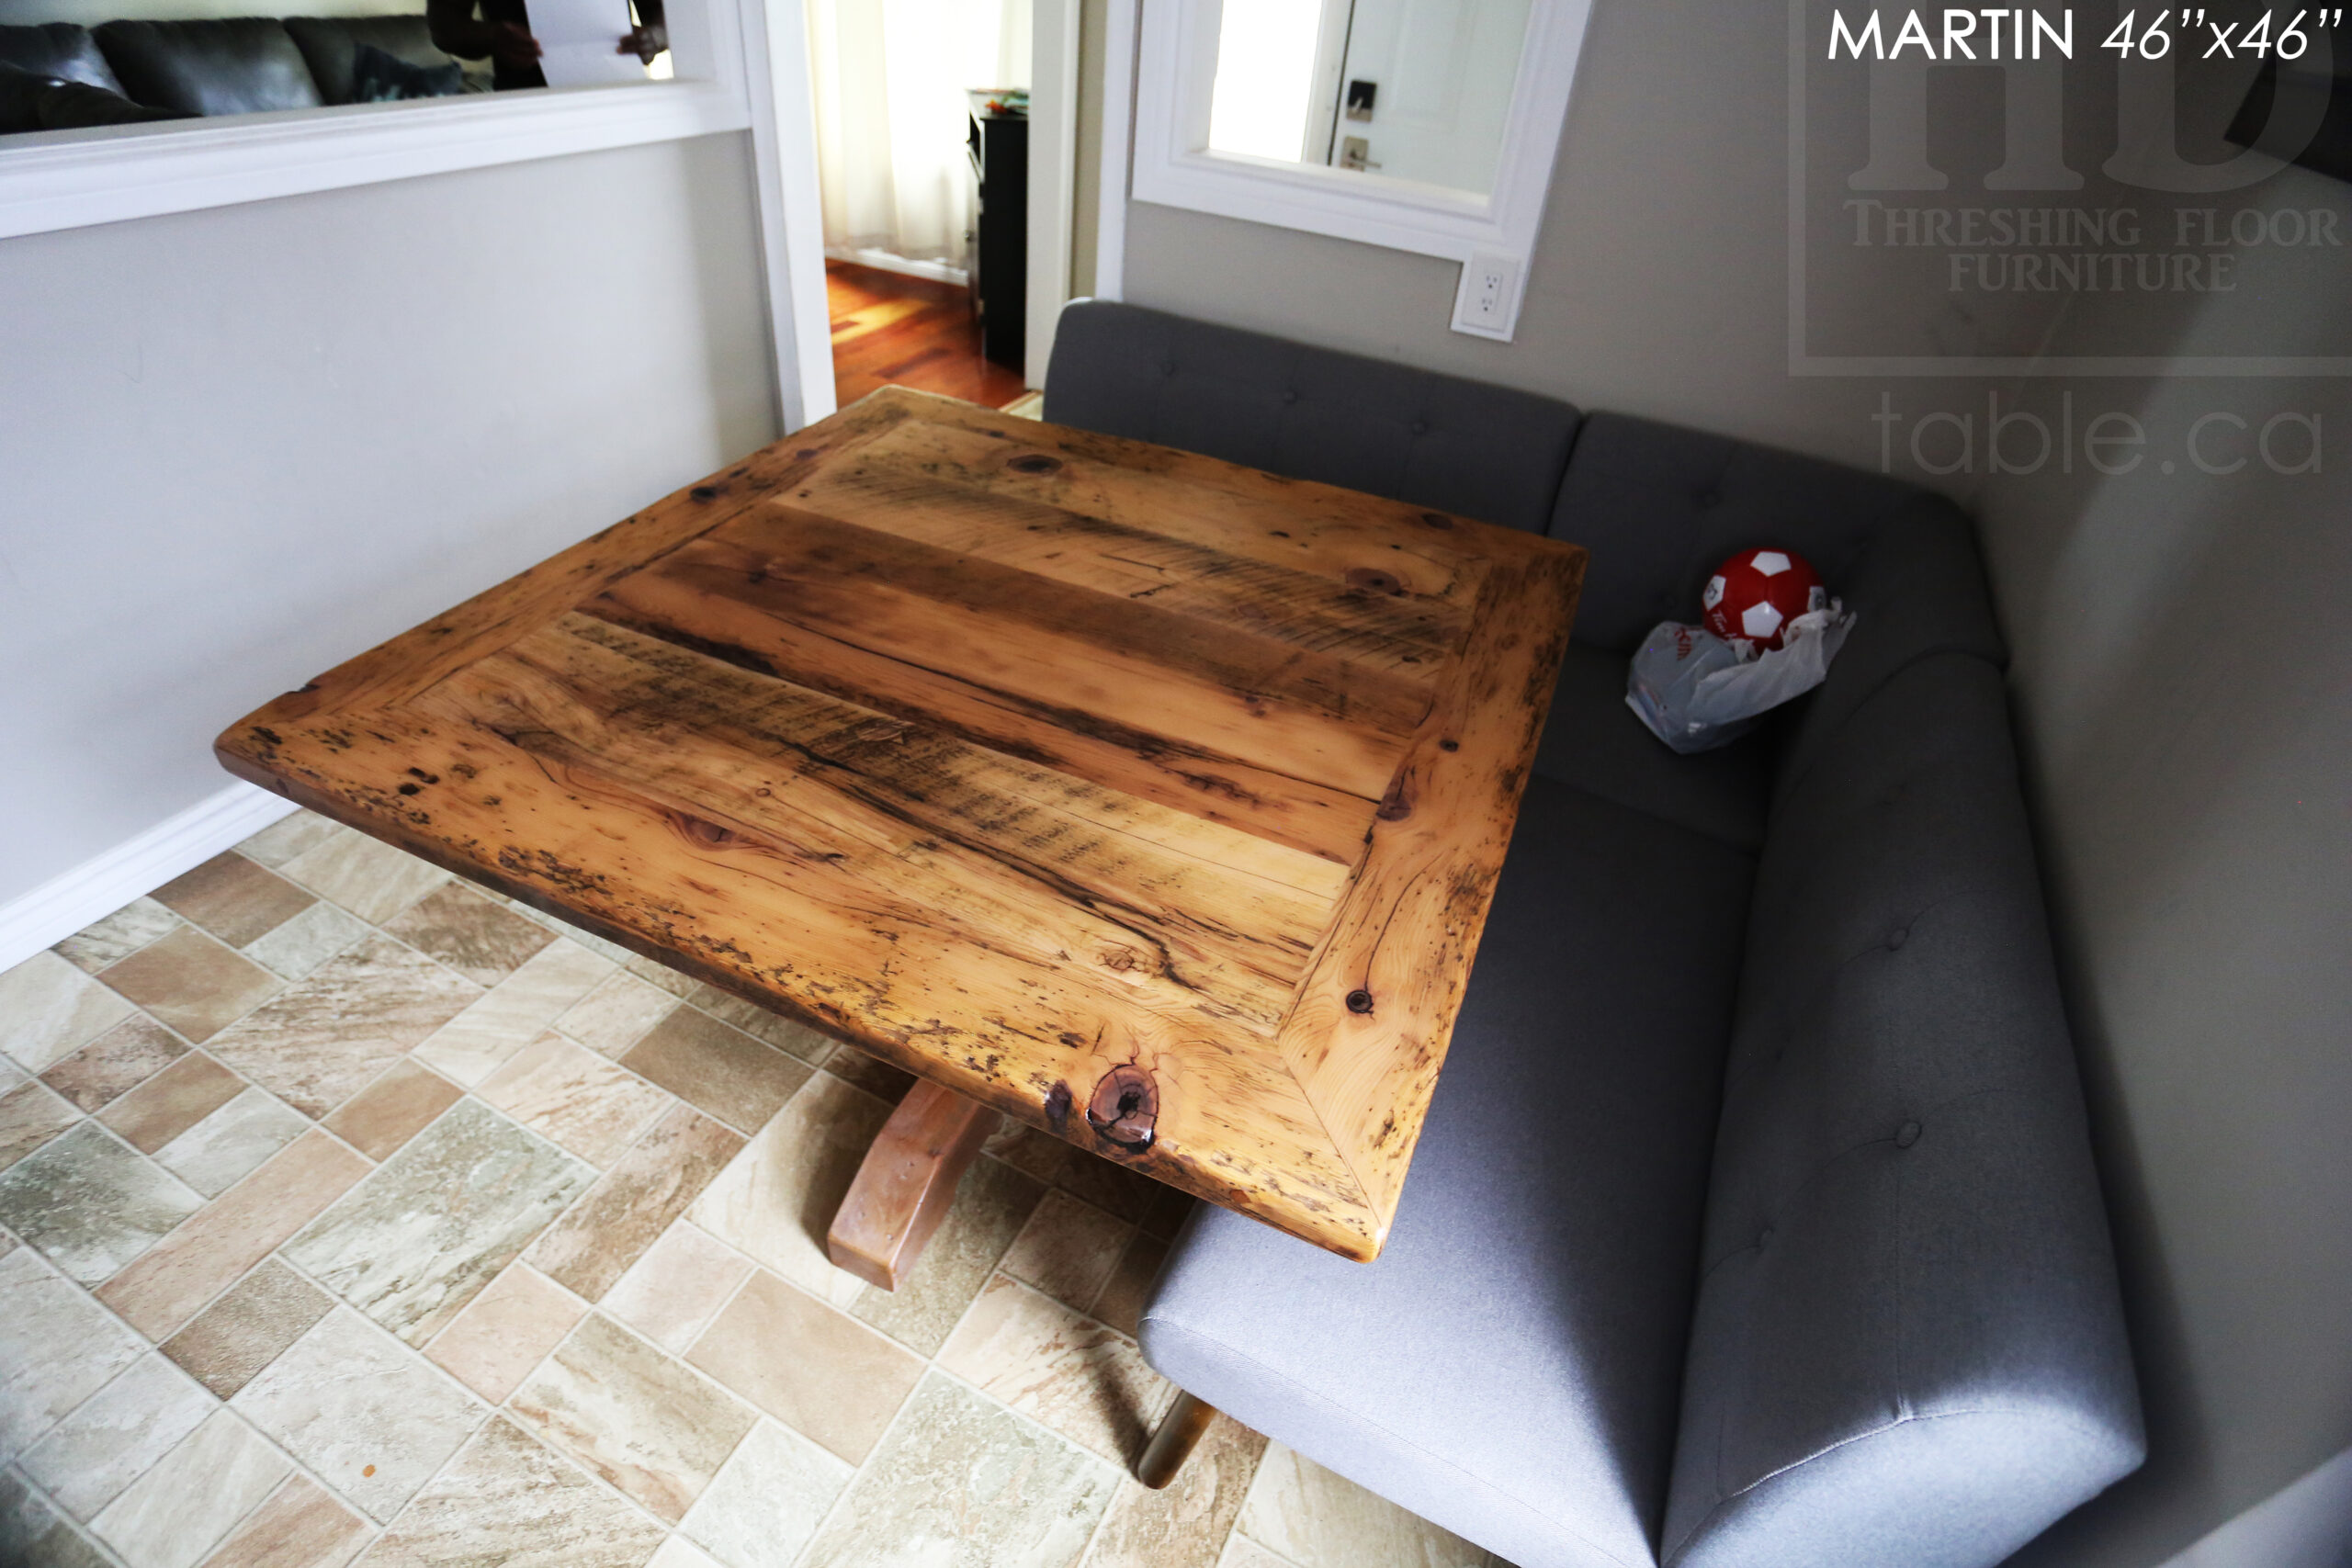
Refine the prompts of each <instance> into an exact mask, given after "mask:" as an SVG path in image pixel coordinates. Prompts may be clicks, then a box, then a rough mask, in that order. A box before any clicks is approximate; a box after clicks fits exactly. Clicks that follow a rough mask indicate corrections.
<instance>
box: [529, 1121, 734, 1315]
mask: <svg viewBox="0 0 2352 1568" xmlns="http://www.w3.org/2000/svg"><path fill="white" fill-rule="evenodd" d="M742 1147H743V1139H742V1135H741V1134H738V1133H736V1132H735V1131H733V1130H732V1129H731V1128H728V1127H722V1126H720V1125H719V1124H718V1122H714V1121H712V1120H711V1119H710V1118H709V1117H707V1116H705V1115H703V1114H702V1113H701V1112H699V1111H695V1110H693V1109H692V1108H690V1107H687V1106H684V1105H680V1106H675V1107H673V1109H672V1110H671V1111H670V1113H669V1114H668V1115H667V1116H664V1117H663V1118H662V1120H661V1122H659V1123H657V1124H656V1125H655V1127H654V1129H653V1131H651V1132H650V1133H648V1134H646V1135H645V1136H644V1137H643V1138H641V1139H639V1141H638V1143H637V1144H636V1145H635V1146H634V1147H632V1148H631V1149H630V1150H629V1151H628V1153H627V1154H624V1155H623V1156H621V1157H620V1158H619V1159H617V1160H616V1161H615V1162H614V1163H613V1168H612V1169H610V1170H608V1171H606V1172H605V1174H604V1175H603V1177H601V1178H600V1179H598V1180H597V1182H596V1185H595V1186H594V1187H593V1188H591V1189H590V1190H589V1192H588V1195H587V1196H586V1197H584V1198H582V1200H581V1201H579V1202H578V1203H576V1204H574V1205H573V1206H572V1208H571V1212H570V1213H567V1214H565V1215H564V1216H563V1218H561V1219H560V1220H558V1221H557V1222H556V1223H555V1224H553V1225H552V1226H550V1227H548V1233H547V1234H546V1235H543V1236H541V1237H540V1238H539V1240H538V1243H537V1245H536V1246H534V1247H532V1248H531V1261H532V1262H533V1263H534V1264H536V1265H537V1267H538V1268H540V1269H544V1270H545V1271H546V1272H547V1273H548V1276H549V1277H550V1278H552V1279H554V1280H556V1281H557V1282H559V1283H560V1284H561V1285H563V1286H564V1288H565V1289H567V1290H570V1291H572V1292H577V1293H578V1294H580V1295H582V1296H584V1297H586V1298H587V1299H588V1300H590V1301H592V1302H594V1301H602V1300H603V1299H604V1297H605V1292H607V1291H609V1290H611V1289H612V1288H613V1284H614V1282H615V1281H616V1280H618V1279H619V1278H620V1277H621V1276H622V1275H623V1274H625V1273H627V1272H628V1269H629V1268H630V1266H631V1265H632V1264H634V1263H635V1262H636V1261H637V1260H638V1258H639V1257H640V1256H642V1255H643V1253H644V1252H645V1249H646V1248H648V1247H651V1246H652V1245H653V1244H654V1242H655V1241H657V1240H659V1239H660V1237H661V1235H662V1232H663V1231H665V1230H668V1229H669V1228H670V1225H671V1224H672V1222H673V1221H675V1220H676V1219H677V1217H678V1216H679V1215H680V1214H682V1213H684V1212H685V1210H686V1207H687V1205H688V1204H690V1203H693V1202H694V1201H695V1200H696V1199H697V1198H699V1197H700V1196H701V1195H702V1193H703V1191H704V1190H705V1189H706V1188H707V1187H708V1186H709V1185H710V1183H711V1181H712V1179H714V1178H716V1177H717V1176H718V1174H719V1173H720V1172H721V1171H723V1170H725V1169H726V1168H728V1165H729V1161H731V1160H734V1159H735V1158H737V1157H738V1156H739V1155H740V1153H741V1150H742Z"/></svg>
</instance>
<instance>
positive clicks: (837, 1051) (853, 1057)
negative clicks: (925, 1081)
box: [825, 1045, 915, 1105]
mask: <svg viewBox="0 0 2352 1568" xmlns="http://www.w3.org/2000/svg"><path fill="white" fill-rule="evenodd" d="M825 1071H827V1072H829V1073H831V1074H832V1075H833V1077H837V1078H840V1079H841V1080H842V1081H843V1082H844V1083H852V1084H855V1085H856V1086H857V1087H858V1088H860V1089H864V1090H865V1092H866V1093H868V1094H870V1095H872V1096H873V1097H874V1098H875V1099H876V1100H882V1101H884V1102H886V1103H888V1104H890V1105H896V1104H898V1103H899V1100H904V1099H905V1098H906V1095H907V1090H908V1089H910V1088H912V1087H913V1086H914V1081H915V1076H914V1075H913V1074H912V1073H909V1072H902V1071H900V1070H899V1068H897V1067H894V1066H891V1065H890V1064H889V1063H888V1062H885V1061H883V1060H881V1059H880V1058H879V1057H875V1056H869V1055H866V1054H865V1052H863V1051H861V1050H859V1049H858V1048H857V1047H856V1046H854V1045H837V1046H835V1047H834V1048H833V1054H832V1055H830V1056H828V1057H826V1058H825Z"/></svg>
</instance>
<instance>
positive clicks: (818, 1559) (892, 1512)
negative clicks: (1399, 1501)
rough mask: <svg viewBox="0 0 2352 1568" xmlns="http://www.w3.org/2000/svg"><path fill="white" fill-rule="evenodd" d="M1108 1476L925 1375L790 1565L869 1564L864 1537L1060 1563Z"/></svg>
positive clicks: (908, 1546)
mask: <svg viewBox="0 0 2352 1568" xmlns="http://www.w3.org/2000/svg"><path fill="white" fill-rule="evenodd" d="M1118 1484H1119V1472H1118V1470H1117V1469H1116V1468H1115V1467H1114V1466H1112V1465H1110V1464H1108V1463H1105V1462H1104V1461H1102V1460H1100V1459H1098V1458H1096V1457H1095V1456H1094V1455H1092V1454H1091V1453H1088V1452H1087V1451H1086V1450H1084V1449H1081V1448H1080V1447H1079V1446H1078V1445H1077V1444H1075V1443H1071V1442H1069V1441H1067V1440H1065V1439H1063V1438H1058V1437H1056V1436H1055V1435H1054V1434H1053V1433H1051V1432H1048V1431H1046V1429H1045V1428H1044V1427H1039V1426H1037V1425H1035V1423H1033V1422H1029V1421H1024V1420H1023V1419H1022V1418H1021V1417H1020V1416H1015V1415H1013V1414H1012V1413H1011V1412H1010V1411H1007V1410H1005V1409H1003V1408H1001V1406H999V1405H996V1404H990V1403H989V1401H988V1400H986V1399H983V1398H981V1397H980V1396H979V1395H978V1394H977V1393H973V1392H972V1391H971V1390H970V1389H967V1388H965V1387H963V1386H962V1385H960V1384H958V1383H957V1382H956V1381H955V1380H954V1379H952V1378H947V1377H944V1376H942V1375H941V1374H939V1373H937V1372H933V1373H932V1374H931V1375H930V1376H928V1377H926V1378H925V1379H924V1380H923V1382H922V1387H921V1388H920V1389H918V1390H917V1391H916V1393H915V1397H914V1399H913V1400H912V1401H911V1402H910V1404H909V1405H908V1407H907V1409H906V1411H905V1413H904V1414H903V1415H901V1416H899V1420H898V1421H897V1423H896V1424H894V1425H893V1426H892V1427H891V1428H890V1435H889V1436H888V1438H886V1439H885V1440H884V1441H883V1444H882V1446H881V1448H880V1449H878V1450H876V1452H875V1455H874V1458H873V1459H872V1460H871V1461H868V1462H867V1463H866V1464H865V1467H864V1468H863V1469H862V1470H860V1471H859V1472H858V1476H857V1479H856V1481H854V1483H851V1486H850V1490H849V1494H848V1495H847V1496H845V1497H843V1498H842V1501H841V1502H840V1504H839V1505H837V1506H835V1507H834V1509H833V1512H832V1515H831V1517H829V1518H828V1519H827V1520H826V1521H825V1525H824V1528H823V1529H821V1530H820V1531H819V1532H818V1536H817V1539H816V1540H815V1541H813V1542H811V1543H810V1545H809V1551H808V1552H807V1554H806V1555H805V1556H804V1557H802V1559H801V1562H800V1568H872V1565H873V1564H874V1563H875V1562H876V1553H875V1550H874V1548H875V1543H876V1541H888V1542H889V1545H890V1551H891V1556H890V1558H889V1559H888V1560H889V1561H891V1562H902V1563H921V1564H922V1565H923V1568H1009V1565H1013V1564H1018V1565H1019V1568H1070V1565H1072V1564H1075V1563H1076V1562H1078V1560H1079V1554H1080V1552H1082V1551H1085V1550H1086V1543H1087V1540H1088V1539H1089V1538H1090V1537H1091V1536H1092V1535H1093V1533H1094V1529H1095V1526H1096V1524H1097V1523H1098V1522H1100V1520H1101V1519H1102V1517H1103V1510H1104V1509H1105V1508H1106V1507H1108V1506H1110V1502H1111V1498H1112V1496H1113V1495H1114V1493H1115V1492H1116V1491H1117V1490H1118ZM1376 1561H1377V1560H1376V1559H1367V1560H1366V1562H1367V1563H1370V1562H1376ZM1383 1568H1385V1564H1384V1565H1383Z"/></svg>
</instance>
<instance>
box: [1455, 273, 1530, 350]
mask: <svg viewBox="0 0 2352 1568" xmlns="http://www.w3.org/2000/svg"><path fill="white" fill-rule="evenodd" d="M1519 274H1520V265H1519V263H1518V262H1517V261H1516V260H1514V259H1513V258H1511V257H1510V256H1493V255H1476V256H1472V257H1471V258H1470V259H1469V260H1468V261H1467V262H1464V264H1463V266H1462V287H1461V288H1460V289H1459V290H1457V291H1456V292H1455V294H1454V296H1453V330H1454V331H1455V332H1458V333H1469V334H1470V335H1471V336H1473V337H1490V338H1495V339H1498V340H1499V341H1501V342H1503V343H1509V342H1510V334H1511V332H1512V330H1513V329H1514V328H1516V327H1517V326H1518V325H1519Z"/></svg>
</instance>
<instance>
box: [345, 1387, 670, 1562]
mask: <svg viewBox="0 0 2352 1568" xmlns="http://www.w3.org/2000/svg"><path fill="white" fill-rule="evenodd" d="M661 1540H662V1527H661V1526H660V1525H658V1524H656V1523H655V1522H654V1521H653V1520H651V1519H649V1518H647V1517H645V1516H644V1515H643V1514H641V1513H639V1511H638V1510H637V1509H635V1508H632V1507H630V1506H628V1504H627V1503H624V1502H622V1501H621V1500H620V1499H619V1498H617V1497H616V1496H614V1495H612V1494H611V1493H609V1492H607V1491H605V1489H604V1488H603V1487H601V1486H599V1485H597V1484H596V1483H594V1482H593V1481H591V1480H590V1479H588V1477H587V1476H585V1475H583V1474H582V1473H581V1472H580V1471H579V1470H578V1469H577V1468H575V1467H574V1466H573V1465H571V1463H570V1462H569V1461H565V1460H564V1459H562V1458H560V1456H558V1455H556V1454H554V1453H552V1452H550V1451H549V1450H548V1449H547V1448H546V1447H545V1446H543V1445H542V1444H540V1443H539V1442H537V1440H535V1439H534V1438H531V1437H529V1436H528V1435H526V1433H525V1432H524V1431H523V1430H522V1429H521V1428H519V1427H516V1426H515V1424H514V1423H512V1422H511V1421H509V1420H507V1419H506V1418H505V1417H504V1416H492V1418H491V1422H490V1424H489V1425H488V1426H487V1427H483V1428H482V1430H481V1435H480V1436H479V1437H477V1438H474V1440H473V1441H472V1442H470V1443H469V1444H467V1445H466V1449H465V1451H464V1452H463V1453H461V1454H459V1455H458V1458H457V1460H456V1461H455V1462H453V1463H452V1464H451V1465H450V1466H449V1468H448V1469H447V1470H445V1471H443V1472H441V1473H440V1474H439V1475H437V1476H435V1478H434V1479H433V1481H432V1483H430V1484H429V1485H427V1486H426V1487H425V1488H424V1491H422V1492H420V1493H418V1494H417V1495H416V1499H415V1501H413V1502H412V1503H411V1504H409V1506H408V1508H407V1510H406V1511H405V1512H403V1513H402V1514H401V1517H399V1518H398V1519H395V1520H394V1521H393V1522H392V1528H391V1529H389V1530H386V1531H385V1532H384V1534H383V1535H382V1537H381V1538H379V1540H377V1542H376V1544H375V1545H374V1546H373V1547H371V1548H370V1549H369V1550H368V1555H367V1556H366V1557H365V1558H363V1559H362V1560H361V1561H362V1562H363V1563H364V1564H365V1568H638V1565H639V1563H642V1562H645V1560H646V1559H647V1557H649V1556H650V1555H651V1553H652V1552H653V1551H654V1549H655V1548H656V1546H658V1545H659V1544H660V1542H661Z"/></svg>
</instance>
